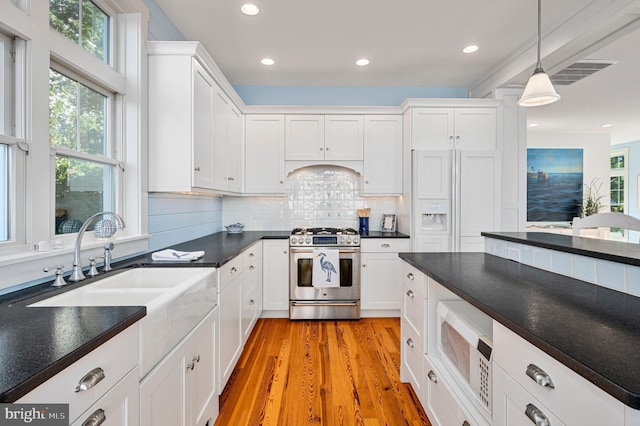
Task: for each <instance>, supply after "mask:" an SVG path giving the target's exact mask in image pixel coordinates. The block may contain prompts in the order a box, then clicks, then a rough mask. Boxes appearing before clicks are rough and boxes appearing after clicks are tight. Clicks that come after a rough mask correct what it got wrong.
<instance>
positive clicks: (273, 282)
mask: <svg viewBox="0 0 640 426" xmlns="http://www.w3.org/2000/svg"><path fill="white" fill-rule="evenodd" d="M262 250H263V262H262V268H263V272H262V296H263V304H262V306H263V309H264V310H265V311H286V312H287V314H286V315H287V316H288V315H289V314H288V312H289V240H288V239H287V240H264V241H263V242H262Z"/></svg>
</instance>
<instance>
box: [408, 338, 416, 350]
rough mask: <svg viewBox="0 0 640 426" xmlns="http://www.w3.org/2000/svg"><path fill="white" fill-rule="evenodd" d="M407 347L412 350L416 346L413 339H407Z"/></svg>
mask: <svg viewBox="0 0 640 426" xmlns="http://www.w3.org/2000/svg"><path fill="white" fill-rule="evenodd" d="M407 345H409V347H410V348H413V347H414V346H415V344H414V343H413V340H412V339H411V338H409V339H407Z"/></svg>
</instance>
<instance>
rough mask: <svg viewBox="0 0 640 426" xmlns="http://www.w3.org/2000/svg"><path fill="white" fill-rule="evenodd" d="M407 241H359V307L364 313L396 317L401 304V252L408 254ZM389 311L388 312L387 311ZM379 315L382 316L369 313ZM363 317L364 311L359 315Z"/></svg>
mask: <svg viewBox="0 0 640 426" xmlns="http://www.w3.org/2000/svg"><path fill="white" fill-rule="evenodd" d="M409 246H410V244H409V239H402V238H364V239H362V240H361V246H360V250H361V263H362V267H361V268H362V269H361V280H362V287H361V289H362V290H361V307H362V310H363V311H366V310H387V312H386V314H387V315H391V316H398V315H399V314H400V306H401V303H402V281H401V280H400V279H399V276H400V272H401V264H402V261H401V260H400V258H399V257H398V253H399V252H401V251H409ZM389 310H390V311H389ZM372 314H375V315H376V316H379V315H381V314H383V313H381V312H375V313H372ZM363 315H365V316H366V315H367V312H363Z"/></svg>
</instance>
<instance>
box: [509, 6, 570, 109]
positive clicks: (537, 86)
mask: <svg viewBox="0 0 640 426" xmlns="http://www.w3.org/2000/svg"><path fill="white" fill-rule="evenodd" d="M541 3H542V0H538V62H536V69H535V70H534V71H533V75H532V76H531V77H530V78H529V81H528V82H527V85H526V86H525V88H524V92H522V97H520V100H519V101H518V105H520V106H522V107H533V106H541V105H548V104H551V103H554V102H555V101H557V100H559V99H560V95H558V93H556V90H555V89H554V88H553V84H551V80H550V79H549V76H548V75H547V74H546V73H545V72H544V70H543V69H542V62H541V61H540V39H541V35H540V33H541V32H542V31H541V24H540V21H541V19H540V16H541V14H542V13H541V11H542V5H541Z"/></svg>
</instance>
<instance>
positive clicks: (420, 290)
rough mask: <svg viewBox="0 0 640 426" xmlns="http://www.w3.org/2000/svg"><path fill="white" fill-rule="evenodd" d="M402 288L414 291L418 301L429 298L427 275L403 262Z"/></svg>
mask: <svg viewBox="0 0 640 426" xmlns="http://www.w3.org/2000/svg"><path fill="white" fill-rule="evenodd" d="M402 287H403V288H404V289H405V291H407V290H411V291H413V293H414V294H415V298H416V299H424V298H426V297H427V277H426V275H425V274H423V273H422V272H420V271H419V270H418V269H416V268H414V267H413V266H411V265H409V264H408V263H406V262H402Z"/></svg>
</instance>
